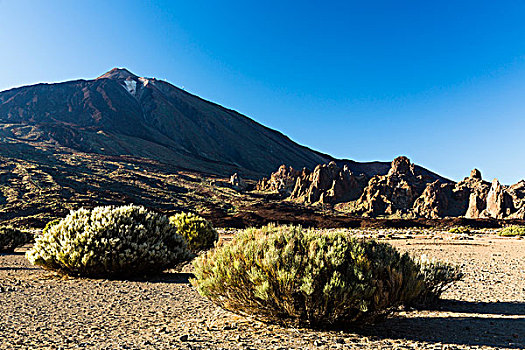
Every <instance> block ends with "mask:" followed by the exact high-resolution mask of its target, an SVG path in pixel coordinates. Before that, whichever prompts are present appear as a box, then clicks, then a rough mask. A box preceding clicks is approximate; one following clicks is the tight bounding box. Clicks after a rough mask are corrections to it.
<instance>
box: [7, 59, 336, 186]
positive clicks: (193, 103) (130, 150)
mask: <svg viewBox="0 0 525 350" xmlns="http://www.w3.org/2000/svg"><path fill="white" fill-rule="evenodd" d="M0 129H1V130H0V137H2V136H3V137H7V138H13V139H17V140H20V141H29V140H30V141H33V142H43V143H46V144H54V145H57V146H61V147H68V148H71V149H73V150H77V151H81V152H87V153H98V154H105V155H123V154H125V155H131V156H135V157H141V158H148V159H154V160H157V161H160V162H163V163H165V164H168V165H172V166H177V167H180V168H183V169H190V170H195V171H202V172H207V173H215V174H231V173H232V172H235V171H239V172H241V173H242V174H243V175H245V176H249V177H258V176H260V175H265V174H268V173H270V172H271V171H272V170H274V169H275V168H277V167H278V166H279V165H281V164H289V165H292V166H294V167H296V168H302V167H310V168H312V167H314V166H315V165H316V164H319V163H324V162H327V161H329V160H331V157H330V156H328V155H324V154H321V153H318V152H315V151H313V150H310V149H308V148H306V147H303V146H300V145H298V144H296V143H295V142H293V141H291V140H290V139H289V138H288V137H286V136H285V135H283V134H281V133H279V132H277V131H275V130H272V129H269V128H267V127H265V126H263V125H261V124H258V123H256V122H255V121H253V120H251V119H249V118H247V117H245V116H243V115H241V114H239V113H237V112H235V111H232V110H229V109H226V108H224V107H221V106H219V105H216V104H214V103H211V102H208V101H205V100H203V99H201V98H199V97H197V96H194V95H191V94H189V93H187V92H185V91H183V90H181V89H179V88H176V87H175V86H173V85H171V84H169V83H167V82H164V81H161V80H157V79H146V78H141V77H137V76H136V75H134V74H132V73H130V72H129V71H127V70H125V69H117V68H115V69H113V70H111V71H109V72H108V73H106V74H104V75H102V76H101V77H99V78H97V79H95V80H76V81H69V82H64V83H57V84H38V85H34V86H27V87H21V88H16V89H11V90H8V91H4V92H0Z"/></svg>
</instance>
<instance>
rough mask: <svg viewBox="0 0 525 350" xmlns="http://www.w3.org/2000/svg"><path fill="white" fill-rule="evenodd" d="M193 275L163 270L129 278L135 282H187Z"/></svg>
mask: <svg viewBox="0 0 525 350" xmlns="http://www.w3.org/2000/svg"><path fill="white" fill-rule="evenodd" d="M194 277H195V276H194V275H193V274H192V273H186V272H163V273H162V274H160V275H155V276H148V277H144V278H137V279H131V281H136V282H149V283H175V284H189V283H190V279H191V278H194Z"/></svg>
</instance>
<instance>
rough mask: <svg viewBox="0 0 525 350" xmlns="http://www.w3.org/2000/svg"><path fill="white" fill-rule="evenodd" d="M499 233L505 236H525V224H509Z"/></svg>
mask: <svg viewBox="0 0 525 350" xmlns="http://www.w3.org/2000/svg"><path fill="white" fill-rule="evenodd" d="M498 235H500V236H505V237H513V236H525V226H518V225H514V226H507V227H505V228H503V229H501V230H500V231H499V232H498Z"/></svg>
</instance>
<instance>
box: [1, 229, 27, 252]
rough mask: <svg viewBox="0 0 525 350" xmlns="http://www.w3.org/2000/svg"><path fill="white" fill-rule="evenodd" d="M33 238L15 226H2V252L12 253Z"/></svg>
mask: <svg viewBox="0 0 525 350" xmlns="http://www.w3.org/2000/svg"><path fill="white" fill-rule="evenodd" d="M30 240H31V235H30V234H29V233H27V232H25V231H22V230H20V229H17V228H14V227H13V226H2V227H0V252H1V253H10V252H13V251H14V250H15V248H17V247H20V246H22V245H24V244H26V243H28V242H29V241H30Z"/></svg>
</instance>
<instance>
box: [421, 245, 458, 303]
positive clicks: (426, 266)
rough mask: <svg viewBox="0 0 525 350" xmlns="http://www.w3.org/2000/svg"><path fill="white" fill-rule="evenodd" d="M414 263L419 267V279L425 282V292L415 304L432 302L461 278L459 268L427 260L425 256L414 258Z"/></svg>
mask: <svg viewBox="0 0 525 350" xmlns="http://www.w3.org/2000/svg"><path fill="white" fill-rule="evenodd" d="M415 262H416V264H417V265H418V266H419V270H420V272H421V277H422V278H423V280H424V281H425V290H424V291H423V293H421V294H420V295H419V297H418V298H417V299H416V300H414V303H416V304H429V303H431V302H434V301H435V300H436V299H438V298H439V297H440V296H441V294H442V293H443V292H444V291H445V290H447V289H448V288H449V287H450V286H451V285H452V283H454V282H456V281H459V280H460V279H461V278H462V277H463V274H462V273H461V272H460V269H459V266H454V265H451V264H448V263H446V262H441V261H437V260H435V259H429V258H428V257H427V256H426V255H422V256H421V257H418V258H416V259H415Z"/></svg>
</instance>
